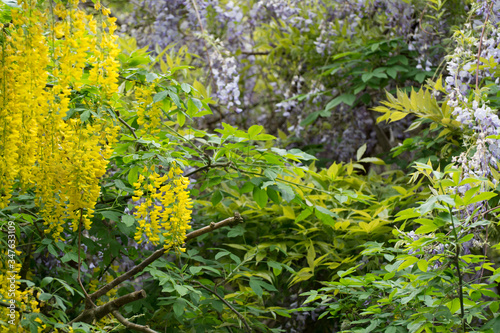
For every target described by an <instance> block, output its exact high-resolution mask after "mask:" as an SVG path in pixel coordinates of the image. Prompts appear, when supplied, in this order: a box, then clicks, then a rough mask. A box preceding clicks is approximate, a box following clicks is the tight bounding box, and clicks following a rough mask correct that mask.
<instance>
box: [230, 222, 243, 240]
mask: <svg viewBox="0 0 500 333" xmlns="http://www.w3.org/2000/svg"><path fill="white" fill-rule="evenodd" d="M244 234H245V228H244V227H243V226H242V225H237V226H235V227H231V230H229V232H228V233H227V237H229V238H231V237H238V236H243V235H244Z"/></svg>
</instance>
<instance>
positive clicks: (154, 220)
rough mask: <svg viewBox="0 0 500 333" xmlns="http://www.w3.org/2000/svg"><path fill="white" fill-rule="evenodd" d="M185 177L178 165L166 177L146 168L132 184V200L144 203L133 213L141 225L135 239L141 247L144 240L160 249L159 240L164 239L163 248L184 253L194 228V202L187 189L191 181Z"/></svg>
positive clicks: (173, 166)
mask: <svg viewBox="0 0 500 333" xmlns="http://www.w3.org/2000/svg"><path fill="white" fill-rule="evenodd" d="M182 173H183V171H182V169H181V168H179V167H178V166H177V165H175V164H173V165H172V166H171V168H170V170H169V172H168V173H166V174H164V175H160V174H158V173H157V172H156V171H155V168H154V167H152V168H147V167H145V168H144V170H143V171H142V174H141V175H139V178H138V181H137V182H136V183H134V184H133V185H134V189H135V191H134V195H135V196H134V197H133V198H132V199H133V200H135V201H138V200H139V199H140V198H141V197H143V198H144V199H145V200H144V201H143V202H142V203H141V204H140V205H139V206H138V207H137V210H136V212H135V213H134V215H135V217H136V218H137V221H138V223H139V228H138V229H137V232H136V234H135V237H134V238H135V240H136V241H137V242H138V243H141V242H142V240H143V238H144V236H145V237H146V238H147V240H148V241H149V242H151V243H152V244H154V245H157V244H159V243H160V242H161V238H160V236H163V238H164V241H163V246H164V248H166V249H169V248H171V247H176V249H179V250H181V251H183V250H184V249H183V248H182V245H183V244H184V241H185V238H186V231H187V230H189V229H190V228H191V226H190V225H189V222H190V221H191V212H192V202H191V198H190V197H189V191H188V189H187V187H188V185H189V179H188V178H186V177H183V176H182ZM145 193H147V194H146V195H145Z"/></svg>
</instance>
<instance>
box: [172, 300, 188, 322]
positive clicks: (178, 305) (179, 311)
mask: <svg viewBox="0 0 500 333" xmlns="http://www.w3.org/2000/svg"><path fill="white" fill-rule="evenodd" d="M185 306H186V301H185V300H184V299H182V298H177V299H176V300H175V303H174V306H173V309H174V313H175V316H176V317H177V318H180V317H181V316H182V315H183V313H184V308H185Z"/></svg>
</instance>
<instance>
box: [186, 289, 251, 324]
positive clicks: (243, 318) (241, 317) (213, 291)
mask: <svg viewBox="0 0 500 333" xmlns="http://www.w3.org/2000/svg"><path fill="white" fill-rule="evenodd" d="M193 282H196V283H197V284H198V286H200V287H201V288H203V289H205V290H206V291H208V292H209V293H211V294H213V295H214V296H216V297H217V298H218V299H220V300H221V301H222V303H224V304H226V306H227V307H228V308H229V309H230V310H231V311H233V312H234V313H235V314H236V315H237V316H238V318H240V320H241V321H242V322H243V324H244V325H245V327H246V329H247V332H252V329H251V328H250V326H249V325H248V323H247V321H246V319H245V317H243V315H242V314H241V313H239V312H238V310H236V309H235V308H234V307H233V306H232V305H231V304H230V303H229V302H228V301H226V300H225V299H224V298H223V297H221V296H220V295H219V294H218V293H217V292H216V291H215V290H212V289H210V288H208V287H207V286H205V285H203V284H201V282H199V281H193Z"/></svg>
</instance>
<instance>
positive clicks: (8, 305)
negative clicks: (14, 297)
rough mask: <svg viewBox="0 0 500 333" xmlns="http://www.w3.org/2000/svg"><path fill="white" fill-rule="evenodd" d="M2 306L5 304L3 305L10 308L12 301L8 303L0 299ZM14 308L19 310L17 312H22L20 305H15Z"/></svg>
mask: <svg viewBox="0 0 500 333" xmlns="http://www.w3.org/2000/svg"><path fill="white" fill-rule="evenodd" d="M0 306H3V307H6V308H9V307H10V303H7V302H2V301H0ZM14 309H15V310H16V311H17V312H20V311H21V309H20V308H19V307H18V306H15V307H14ZM23 312H24V313H26V312H27V311H23Z"/></svg>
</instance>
